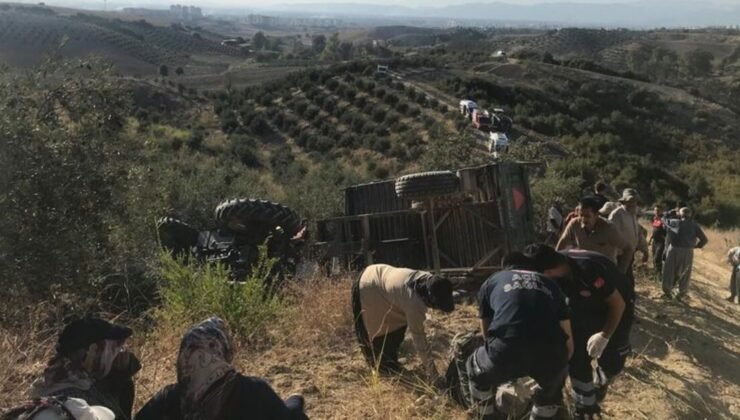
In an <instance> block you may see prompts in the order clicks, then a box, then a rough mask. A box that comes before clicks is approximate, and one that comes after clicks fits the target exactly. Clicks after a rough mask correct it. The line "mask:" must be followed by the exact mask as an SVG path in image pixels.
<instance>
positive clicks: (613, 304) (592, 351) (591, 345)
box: [586, 290, 625, 359]
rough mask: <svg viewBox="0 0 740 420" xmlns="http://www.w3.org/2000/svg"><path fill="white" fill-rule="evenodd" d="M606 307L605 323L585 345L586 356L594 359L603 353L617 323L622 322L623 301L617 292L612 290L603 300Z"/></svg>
mask: <svg viewBox="0 0 740 420" xmlns="http://www.w3.org/2000/svg"><path fill="white" fill-rule="evenodd" d="M605 303H606V305H607V313H606V322H605V323H604V327H603V328H602V330H601V332H597V333H596V334H594V335H592V336H591V338H589V339H588V342H587V343H586V351H587V352H588V355H589V356H591V357H592V358H594V359H598V358H600V357H601V355H602V354H603V353H604V349H606V346H607V345H608V344H609V339H610V338H611V336H612V334H614V331H616V329H617V326H619V322H620V321H621V320H622V314H623V313H624V307H625V303H624V299H622V295H620V294H619V291H617V290H614V291H613V292H612V293H611V294H610V295H609V296H608V297H607V298H606V300H605Z"/></svg>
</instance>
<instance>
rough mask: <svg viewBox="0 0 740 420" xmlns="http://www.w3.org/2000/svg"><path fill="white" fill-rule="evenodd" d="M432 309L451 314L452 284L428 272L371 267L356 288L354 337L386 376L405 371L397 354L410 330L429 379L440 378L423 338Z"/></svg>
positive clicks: (355, 284)
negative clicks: (429, 311) (426, 321)
mask: <svg viewBox="0 0 740 420" xmlns="http://www.w3.org/2000/svg"><path fill="white" fill-rule="evenodd" d="M427 308H432V309H438V310H441V311H443V312H447V313H449V312H452V311H453V310H454V309H455V302H454V301H453V299H452V283H450V281H449V280H448V279H446V278H445V277H441V276H438V275H433V274H431V273H428V272H426V271H419V270H412V269H408V268H396V267H392V266H390V265H386V264H374V265H370V266H368V267H367V268H365V270H364V271H363V272H362V274H361V275H360V276H359V277H358V278H357V279H356V280H355V282H354V284H353V285H352V312H353V314H354V318H355V332H356V334H357V339H358V341H359V343H360V348H361V349H362V353H363V355H364V356H365V359H366V360H367V362H368V363H369V364H370V366H371V367H373V368H377V369H378V370H379V371H380V372H381V373H385V374H393V373H399V372H401V371H402V368H401V365H400V363H399V362H398V350H399V348H400V346H401V343H402V342H403V339H404V336H405V334H406V329H407V328H408V330H409V332H410V333H411V338H412V340H413V342H414V347H415V348H416V352H417V354H418V355H419V357H420V358H421V361H422V364H423V367H424V372H425V374H426V376H427V378H426V379H428V380H430V381H433V380H436V379H437V377H438V372H437V368H436V366H435V365H434V359H433V358H432V351H431V348H430V347H429V343H428V342H427V338H426V335H425V333H424V320H425V319H426V311H427Z"/></svg>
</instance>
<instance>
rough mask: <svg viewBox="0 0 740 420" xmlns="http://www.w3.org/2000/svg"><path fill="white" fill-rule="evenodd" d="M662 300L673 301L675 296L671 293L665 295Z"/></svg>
mask: <svg viewBox="0 0 740 420" xmlns="http://www.w3.org/2000/svg"><path fill="white" fill-rule="evenodd" d="M660 298H661V299H663V300H673V296H672V295H671V294H670V293H663V296H661V297H660Z"/></svg>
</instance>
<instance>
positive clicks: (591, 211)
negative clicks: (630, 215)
mask: <svg viewBox="0 0 740 420" xmlns="http://www.w3.org/2000/svg"><path fill="white" fill-rule="evenodd" d="M579 207H580V209H581V210H580V216H579V217H577V218H576V219H573V220H572V221H571V222H570V223H569V224H568V226H566V227H565V230H564V231H563V234H562V235H561V236H560V240H559V241H558V244H557V246H556V248H557V249H558V250H563V249H568V248H577V249H585V250H588V251H595V252H599V253H601V254H604V255H606V256H607V257H609V259H611V260H612V261H613V262H614V263H616V262H617V260H618V258H619V255H620V254H621V253H623V252H627V251H628V244H627V243H626V242H625V240H624V239H623V238H622V235H620V234H619V232H618V231H617V229H616V227H614V226H613V225H612V224H610V223H609V222H608V221H606V220H605V219H603V218H601V217H600V216H599V209H600V207H599V203H598V202H597V201H596V200H594V198H593V197H584V198H582V199H581V201H580V204H579Z"/></svg>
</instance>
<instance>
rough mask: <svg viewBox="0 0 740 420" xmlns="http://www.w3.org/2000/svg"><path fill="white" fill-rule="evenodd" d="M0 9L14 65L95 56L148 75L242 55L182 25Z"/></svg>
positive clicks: (0, 49) (6, 52)
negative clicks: (46, 56)
mask: <svg viewBox="0 0 740 420" xmlns="http://www.w3.org/2000/svg"><path fill="white" fill-rule="evenodd" d="M2 6H3V7H2V8H0V60H2V61H3V63H5V64H7V65H10V66H14V67H26V68H28V67H32V66H34V65H37V64H39V63H40V62H42V60H43V59H44V54H48V53H54V52H59V53H61V54H62V55H63V56H64V57H66V58H77V57H84V56H88V55H90V54H95V55H98V56H102V57H105V58H106V59H108V60H110V61H111V62H113V63H114V64H116V65H117V67H118V69H119V71H122V72H124V73H129V74H139V75H144V74H150V73H152V72H156V71H157V70H158V68H159V66H160V65H162V64H165V65H168V66H185V65H188V64H190V65H195V64H198V65H199V66H206V67H212V66H214V64H219V63H220V65H221V66H222V67H225V65H227V64H228V63H229V62H231V61H233V60H234V59H235V58H237V57H240V56H241V55H242V53H241V52H240V50H239V49H237V48H232V47H226V46H222V45H220V43H219V40H218V39H217V37H215V35H213V34H210V33H206V32H203V31H200V32H199V31H196V30H192V29H189V28H186V27H184V26H182V25H179V26H178V25H173V26H170V27H165V26H155V25H152V24H150V23H148V22H146V21H143V20H141V21H135V22H133V21H123V20H119V19H107V18H102V17H98V16H94V15H89V14H84V13H76V14H70V15H62V14H58V13H57V12H55V11H54V10H53V9H51V8H44V7H36V6H33V7H25V6H20V5H16V6H9V5H7V4H6V5H2ZM62 45H63V46H62ZM60 46H62V47H61V49H60V48H59V47H60ZM173 70H174V69H173Z"/></svg>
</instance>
